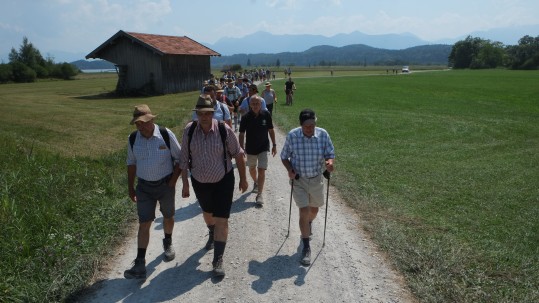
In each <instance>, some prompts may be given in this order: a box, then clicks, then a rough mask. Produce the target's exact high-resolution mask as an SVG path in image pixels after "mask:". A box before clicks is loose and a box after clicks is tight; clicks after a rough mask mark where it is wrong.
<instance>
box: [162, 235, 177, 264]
mask: <svg viewBox="0 0 539 303" xmlns="http://www.w3.org/2000/svg"><path fill="white" fill-rule="evenodd" d="M163 249H164V250H165V261H172V260H174V258H175V257H176V252H175V251H174V246H172V239H163Z"/></svg>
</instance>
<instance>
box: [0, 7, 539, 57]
mask: <svg viewBox="0 0 539 303" xmlns="http://www.w3.org/2000/svg"><path fill="white" fill-rule="evenodd" d="M0 4H1V5H0V8H1V9H0V63H1V62H4V63H6V62H7V57H8V54H9V52H10V50H11V48H15V49H17V50H18V49H19V47H20V45H21V44H22V40H23V37H27V38H28V40H29V42H31V43H32V44H33V45H34V46H35V47H36V48H37V49H39V50H40V52H41V54H42V55H43V56H44V57H52V58H53V59H54V61H55V62H63V60H65V58H67V56H68V55H67V54H65V53H72V54H82V55H81V56H79V57H80V59H82V58H83V57H84V55H86V54H88V53H90V52H91V51H93V50H94V49H95V48H97V47H98V46H99V45H101V44H102V43H103V42H105V41H106V40H107V39H108V38H110V37H111V36H113V35H114V34H115V33H116V32H118V31H119V30H124V31H128V32H140V33H147V34H161V35H173V36H188V37H189V38H192V39H194V40H195V41H198V42H203V43H212V44H213V43H215V42H217V41H218V40H219V39H223V38H226V37H238V38H239V37H243V36H246V35H249V34H252V33H254V32H257V31H266V32H269V33H272V34H316V35H324V36H328V37H329V36H333V35H336V34H339V33H351V32H354V31H360V32H362V33H365V34H371V35H374V34H401V33H411V34H414V35H416V36H417V37H419V38H421V39H423V40H426V41H436V40H441V39H448V38H456V37H460V36H465V35H468V34H469V33H472V32H475V31H486V30H489V29H494V28H500V27H513V26H523V25H537V24H539V13H538V12H539V1H538V0H445V1H438V0H377V1H372V0H236V1H227V0H225V1H213V0H206V1H190V0H0ZM531 35H532V36H534V37H535V36H537V35H539V33H535V34H531ZM516 43H517V41H515V44H516Z"/></svg>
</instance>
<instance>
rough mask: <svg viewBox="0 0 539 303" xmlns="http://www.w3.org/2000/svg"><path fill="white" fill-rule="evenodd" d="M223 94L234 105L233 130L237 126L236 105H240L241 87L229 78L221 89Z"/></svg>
mask: <svg viewBox="0 0 539 303" xmlns="http://www.w3.org/2000/svg"><path fill="white" fill-rule="evenodd" d="M223 94H225V96H226V97H227V98H228V100H230V102H232V104H233V105H234V112H233V115H234V130H235V131H237V130H238V128H239V121H238V119H239V117H238V107H239V106H240V98H241V95H242V92H241V89H240V88H239V87H238V86H236V85H234V81H233V80H232V79H230V78H229V79H228V80H227V86H226V87H225V88H224V89H223Z"/></svg>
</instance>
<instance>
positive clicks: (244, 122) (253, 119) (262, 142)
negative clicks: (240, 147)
mask: <svg viewBox="0 0 539 303" xmlns="http://www.w3.org/2000/svg"><path fill="white" fill-rule="evenodd" d="M270 129H273V120H272V119H271V114H270V113H269V112H268V111H267V110H264V109H262V110H260V113H258V116H255V114H254V113H253V111H249V112H248V113H247V114H246V115H245V116H242V117H241V122H240V133H242V132H245V152H246V153H247V154H249V155H258V154H260V153H262V152H265V151H266V152H267V151H269V138H268V130H270Z"/></svg>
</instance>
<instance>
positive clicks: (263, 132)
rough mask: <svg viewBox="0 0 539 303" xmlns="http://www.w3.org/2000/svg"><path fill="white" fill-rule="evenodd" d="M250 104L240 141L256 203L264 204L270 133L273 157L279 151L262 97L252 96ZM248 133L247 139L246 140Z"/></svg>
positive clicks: (243, 121)
mask: <svg viewBox="0 0 539 303" xmlns="http://www.w3.org/2000/svg"><path fill="white" fill-rule="evenodd" d="M250 105H251V110H250V111H249V112H247V114H245V115H244V116H243V118H242V119H241V123H240V135H239V141H240V146H241V147H242V148H243V149H244V150H245V153H246V154H247V166H248V167H249V174H250V175H251V178H252V179H253V183H254V185H253V191H252V192H253V193H256V194H257V195H256V199H255V201H256V204H257V205H258V206H262V205H263V204H264V195H263V192H264V182H265V180H266V169H267V168H268V152H269V150H270V149H269V140H268V134H269V136H270V138H271V142H272V143H273V145H272V148H271V155H272V156H273V157H275V154H276V153H277V144H276V143H275V142H276V141H275V132H274V131H273V121H272V119H271V114H270V113H269V112H268V111H267V110H262V100H261V98H260V97H259V96H256V95H255V96H252V97H251V99H250ZM246 135H247V140H244V138H245V136H246ZM244 141H245V145H244ZM244 146H245V148H244Z"/></svg>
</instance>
